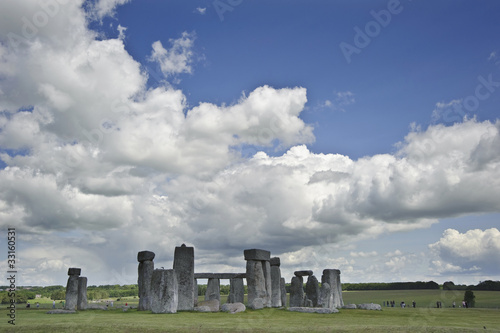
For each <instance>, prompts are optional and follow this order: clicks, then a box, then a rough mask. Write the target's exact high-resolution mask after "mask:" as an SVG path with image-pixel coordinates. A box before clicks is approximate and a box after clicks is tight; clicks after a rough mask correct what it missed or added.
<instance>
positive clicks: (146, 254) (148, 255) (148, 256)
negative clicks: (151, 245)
mask: <svg viewBox="0 0 500 333" xmlns="http://www.w3.org/2000/svg"><path fill="white" fill-rule="evenodd" d="M154 258H155V253H154V252H151V251H141V252H139V253H137V261H138V262H144V261H152V260H153V259H154Z"/></svg>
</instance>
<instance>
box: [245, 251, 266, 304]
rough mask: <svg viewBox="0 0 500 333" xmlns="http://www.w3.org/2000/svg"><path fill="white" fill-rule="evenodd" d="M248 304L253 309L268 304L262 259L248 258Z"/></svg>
mask: <svg viewBox="0 0 500 333" xmlns="http://www.w3.org/2000/svg"><path fill="white" fill-rule="evenodd" d="M246 277H247V288H248V306H249V307H250V308H251V309H255V308H261V304H262V307H263V306H265V304H267V300H266V297H267V291H266V281H265V277H264V269H263V267H262V261H257V260H248V261H247V269H246Z"/></svg>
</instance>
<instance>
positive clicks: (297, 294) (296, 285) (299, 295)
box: [290, 276, 304, 307]
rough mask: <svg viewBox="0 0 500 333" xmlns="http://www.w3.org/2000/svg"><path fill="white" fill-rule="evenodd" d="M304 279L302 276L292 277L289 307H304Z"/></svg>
mask: <svg viewBox="0 0 500 333" xmlns="http://www.w3.org/2000/svg"><path fill="white" fill-rule="evenodd" d="M303 284H304V279H303V278H302V276H294V277H293V278H292V283H291V284H290V307H302V306H304V287H303Z"/></svg>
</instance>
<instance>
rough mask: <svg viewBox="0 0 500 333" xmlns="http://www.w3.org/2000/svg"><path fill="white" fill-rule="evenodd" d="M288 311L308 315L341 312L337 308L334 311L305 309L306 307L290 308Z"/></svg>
mask: <svg viewBox="0 0 500 333" xmlns="http://www.w3.org/2000/svg"><path fill="white" fill-rule="evenodd" d="M288 311H294V312H307V313H323V314H329V313H337V312H339V310H337V309H335V308H334V309H325V308H305V307H291V308H288Z"/></svg>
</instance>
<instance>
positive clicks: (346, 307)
mask: <svg viewBox="0 0 500 333" xmlns="http://www.w3.org/2000/svg"><path fill="white" fill-rule="evenodd" d="M342 309H357V307H356V304H346V305H344V306H343V307H342Z"/></svg>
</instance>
